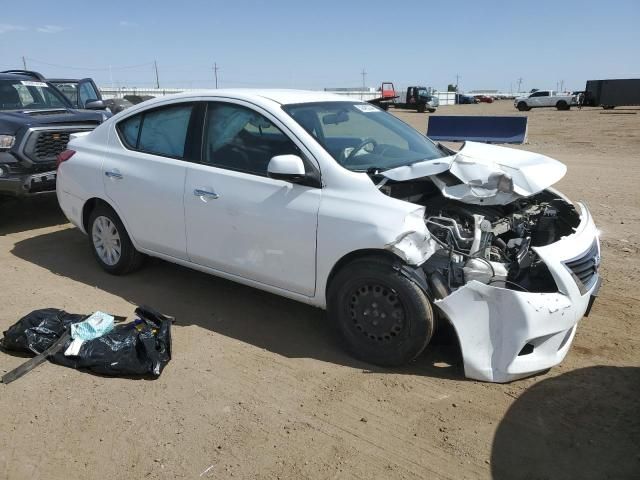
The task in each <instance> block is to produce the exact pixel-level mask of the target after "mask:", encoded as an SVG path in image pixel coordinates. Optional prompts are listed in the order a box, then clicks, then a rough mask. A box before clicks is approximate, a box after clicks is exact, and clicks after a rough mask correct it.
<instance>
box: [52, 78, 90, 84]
mask: <svg viewBox="0 0 640 480" xmlns="http://www.w3.org/2000/svg"><path fill="white" fill-rule="evenodd" d="M47 80H48V81H49V82H53V83H78V82H79V81H80V80H83V79H81V78H47Z"/></svg>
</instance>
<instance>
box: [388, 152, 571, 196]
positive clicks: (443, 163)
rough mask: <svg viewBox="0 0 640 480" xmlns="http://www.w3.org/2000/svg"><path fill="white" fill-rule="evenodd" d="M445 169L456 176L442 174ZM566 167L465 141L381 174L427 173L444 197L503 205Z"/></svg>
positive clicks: (539, 188) (406, 176) (537, 188)
mask: <svg viewBox="0 0 640 480" xmlns="http://www.w3.org/2000/svg"><path fill="white" fill-rule="evenodd" d="M446 171H449V172H450V173H451V174H452V175H453V176H454V177H456V178H451V176H445V175H442V174H443V173H444V172H446ZM566 171H567V167H566V166H565V165H564V164H562V163H560V162H559V161H557V160H554V159H553V158H549V157H547V156H544V155H540V154H537V153H532V152H526V151H523V150H517V149H515V148H507V147H497V146H494V145H487V144H484V143H477V142H465V143H464V145H463V146H462V148H461V149H460V150H459V151H458V153H456V154H455V155H451V156H449V157H444V158H440V159H437V160H429V161H425V162H419V163H415V164H413V165H409V166H404V167H398V168H394V169H391V170H387V171H385V172H382V173H381V174H382V175H383V176H385V177H387V178H389V179H390V180H395V181H405V180H412V179H416V178H422V177H430V178H431V180H432V181H433V183H434V184H435V185H436V186H437V187H438V188H439V189H440V191H441V192H442V194H443V195H444V196H445V197H447V198H451V199H454V200H459V201H461V202H464V203H471V204H475V205H506V204H508V203H511V202H513V201H514V200H517V199H518V198H522V197H529V196H531V195H535V194H536V193H539V192H541V191H542V190H544V189H545V188H548V187H550V186H551V185H553V184H554V183H556V182H557V181H558V180H560V179H561V178H562V177H564V175H565V173H566ZM456 179H458V180H460V182H457V181H455V180H456Z"/></svg>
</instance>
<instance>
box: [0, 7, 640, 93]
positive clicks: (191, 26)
mask: <svg viewBox="0 0 640 480" xmlns="http://www.w3.org/2000/svg"><path fill="white" fill-rule="evenodd" d="M0 5H2V15H1V16H0V68H1V69H8V68H22V62H23V61H22V57H24V58H25V61H26V64H27V67H28V68H29V69H31V70H36V71H39V72H41V73H43V74H44V75H46V76H49V77H51V78H54V77H77V78H81V77H87V76H90V77H93V78H94V79H95V80H96V82H97V83H98V85H100V86H111V85H114V86H127V87H134V86H136V87H153V86H155V73H154V62H157V65H158V75H159V82H160V86H161V87H166V88H170V87H177V88H213V87H214V86H215V81H214V70H213V66H214V64H217V65H218V67H219V70H218V85H219V86H220V87H278V88H305V89H322V88H325V87H358V86H362V84H363V75H362V72H363V71H364V72H365V75H364V83H365V84H366V86H367V87H377V86H379V85H380V83H381V82H382V81H391V82H394V84H395V85H396V87H405V86H408V85H424V86H431V87H434V88H437V89H440V90H444V89H446V87H447V85H448V84H455V83H456V77H457V78H458V79H459V80H458V82H459V86H460V89H461V90H466V91H469V90H478V89H494V90H500V91H505V92H509V91H511V90H512V91H516V90H517V87H518V82H519V79H521V83H520V85H521V91H529V90H530V89H532V88H539V89H553V90H555V89H556V88H557V87H559V86H560V82H563V84H562V85H563V86H564V88H565V89H567V90H578V89H581V88H583V87H584V84H585V81H586V80H589V79H599V78H631V77H635V78H640V0H609V1H602V0H599V1H594V0H568V1H561V0H557V1H553V2H550V1H549V2H548V1H546V0H539V1H535V2H532V1H522V0H511V1H509V2H500V1H472V0H459V1H428V0H414V1H412V2H398V1H396V2H392V1H391V0H387V1H378V0H370V1H361V0H341V1H337V0H322V1H314V2H308V1H304V0H298V1H293V0H269V1H260V0H255V1H249V0H231V1H229V0H225V1H216V0H210V1H190V0H173V1H166V0H154V1H153V2H151V1H142V0H138V1H134V0H128V1H120V0H107V1H102V2H70V1H65V0H57V1H55V2H52V1H50V0H38V1H33V0H32V1H29V2H24V1H22V2H17V1H15V0H14V1H2V2H1V4H0Z"/></svg>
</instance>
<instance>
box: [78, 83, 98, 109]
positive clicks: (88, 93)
mask: <svg viewBox="0 0 640 480" xmlns="http://www.w3.org/2000/svg"><path fill="white" fill-rule="evenodd" d="M97 99H98V94H97V93H96V91H95V90H94V88H93V85H91V84H90V83H89V82H83V83H81V84H80V105H81V106H82V107H84V106H85V105H86V104H87V102H88V101H91V100H97Z"/></svg>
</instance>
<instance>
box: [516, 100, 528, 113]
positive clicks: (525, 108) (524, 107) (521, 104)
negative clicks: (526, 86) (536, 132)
mask: <svg viewBox="0 0 640 480" xmlns="http://www.w3.org/2000/svg"><path fill="white" fill-rule="evenodd" d="M517 108H518V110H519V111H520V112H528V111H529V110H531V108H530V107H529V106H528V105H527V104H526V103H525V102H519V103H518V107H517Z"/></svg>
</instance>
